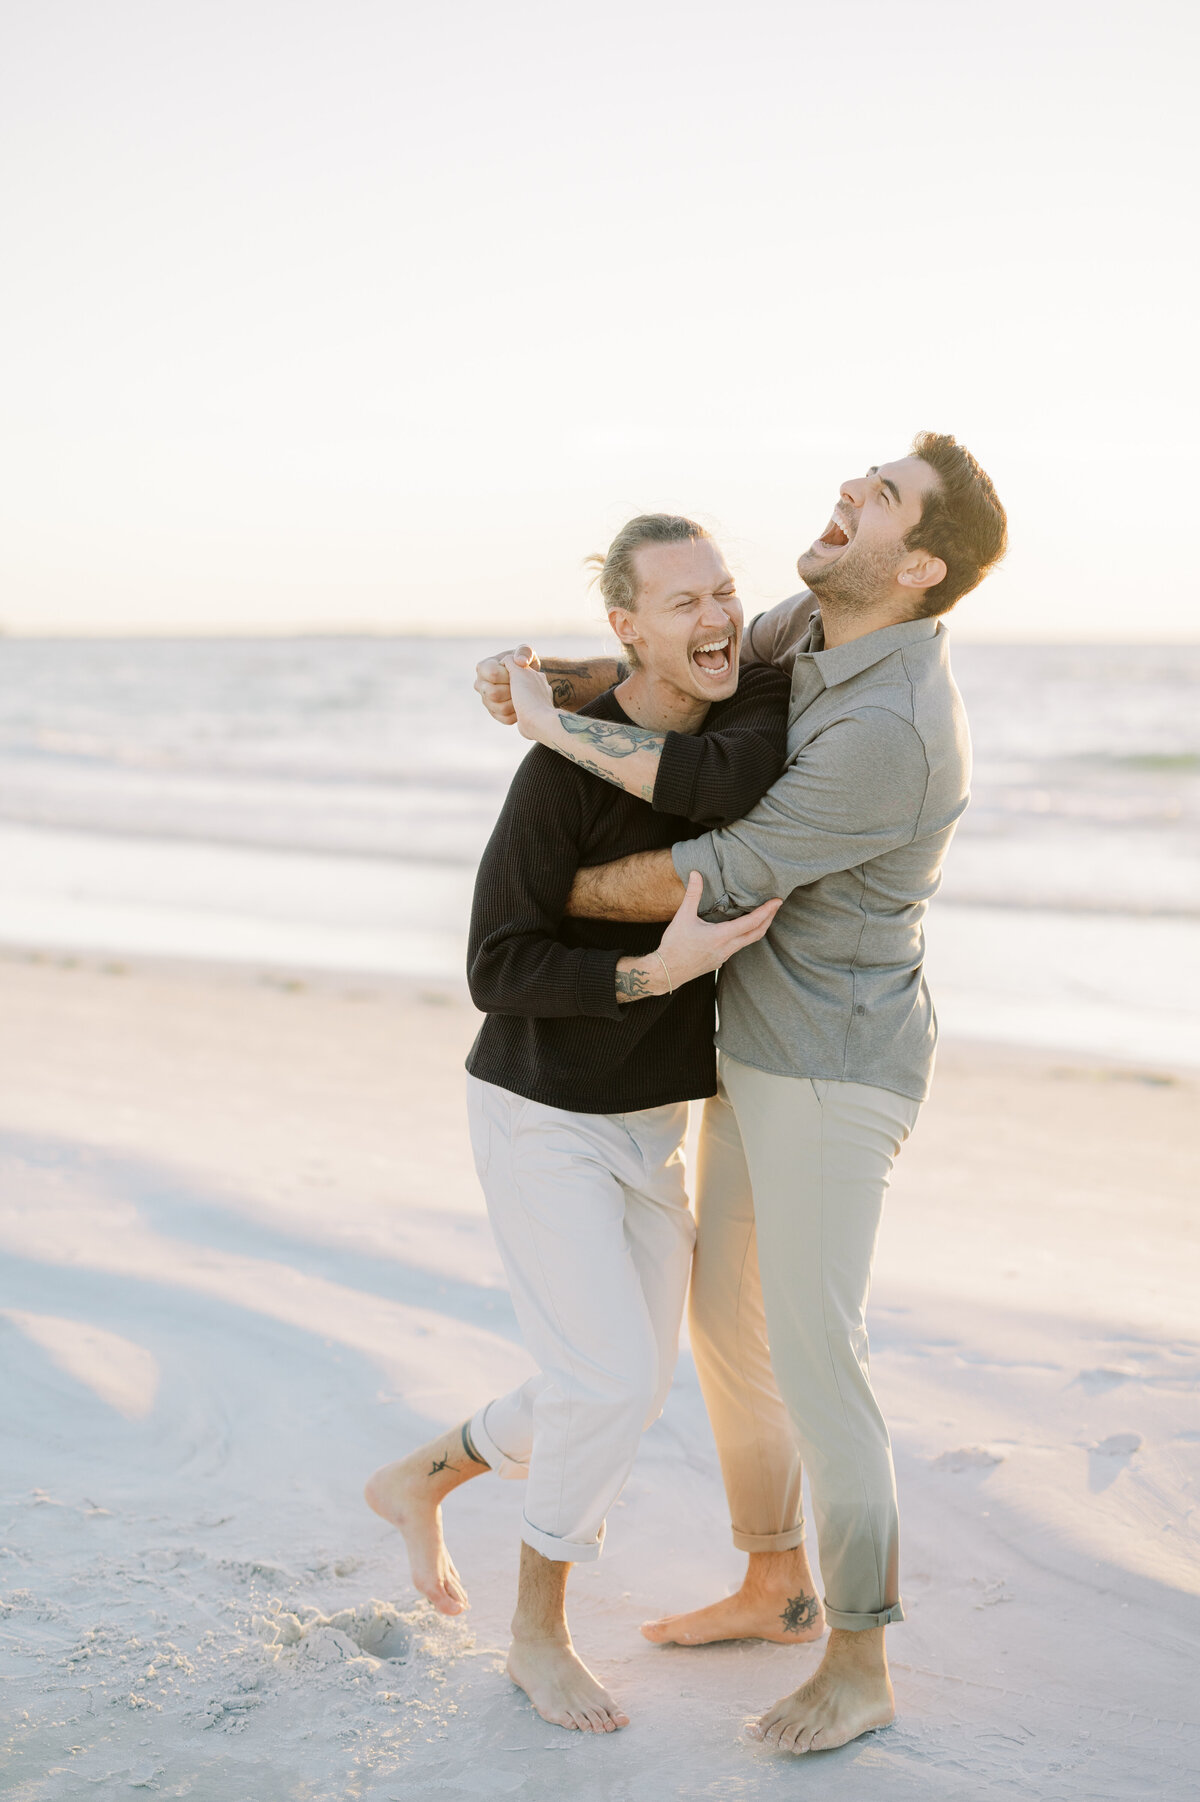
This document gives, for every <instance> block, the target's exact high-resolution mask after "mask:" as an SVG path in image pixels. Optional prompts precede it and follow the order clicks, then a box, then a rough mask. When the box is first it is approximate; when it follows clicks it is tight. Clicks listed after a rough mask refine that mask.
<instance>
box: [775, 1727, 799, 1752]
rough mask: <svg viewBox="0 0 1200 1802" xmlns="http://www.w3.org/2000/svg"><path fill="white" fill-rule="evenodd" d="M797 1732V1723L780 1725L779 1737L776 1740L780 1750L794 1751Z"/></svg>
mask: <svg viewBox="0 0 1200 1802" xmlns="http://www.w3.org/2000/svg"><path fill="white" fill-rule="evenodd" d="M799 1734H800V1727H799V1726H798V1725H793V1726H790V1727H781V1728H780V1729H779V1738H778V1742H777V1743H778V1745H779V1747H780V1750H781V1751H784V1752H794V1751H795V1750H796V1740H797V1738H798V1736H799Z"/></svg>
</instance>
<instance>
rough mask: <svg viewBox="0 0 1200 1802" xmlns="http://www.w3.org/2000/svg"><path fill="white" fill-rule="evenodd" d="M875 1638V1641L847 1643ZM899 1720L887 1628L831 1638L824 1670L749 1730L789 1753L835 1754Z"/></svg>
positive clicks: (824, 1660) (818, 1671)
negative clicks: (886, 1644) (890, 1673)
mask: <svg viewBox="0 0 1200 1802" xmlns="http://www.w3.org/2000/svg"><path fill="white" fill-rule="evenodd" d="M847 1641H871V1642H874V1643H873V1645H871V1644H866V1645H857V1646H855V1645H847V1644H846V1642H847ZM895 1718H896V1700H895V1697H894V1696H893V1694H892V1684H891V1679H890V1678H889V1676H888V1671H887V1660H886V1659H885V1658H884V1655H883V1628H882V1627H878V1628H871V1629H868V1630H867V1632H864V1633H847V1632H835V1633H833V1634H832V1635H831V1636H830V1641H829V1645H828V1647H827V1649H826V1652H825V1657H824V1658H823V1659H822V1661H821V1666H820V1669H819V1670H817V1671H816V1672H815V1673H814V1674H813V1676H811V1677H810V1678H809V1680H808V1682H807V1683H802V1684H801V1685H800V1688H799V1689H798V1690H796V1691H795V1692H794V1694H792V1695H790V1696H785V1697H784V1698H783V1701H782V1702H777V1703H776V1704H775V1706H774V1708H769V1709H768V1710H767V1712H766V1714H764V1715H761V1716H760V1717H759V1720H758V1722H757V1724H756V1725H755V1726H753V1727H750V1728H748V1729H747V1731H748V1732H749V1733H750V1735H751V1737H752V1738H754V1739H762V1740H766V1741H767V1742H768V1743H769V1744H771V1745H775V1746H778V1747H779V1749H780V1751H783V1752H831V1751H832V1750H833V1749H834V1747H835V1746H844V1745H846V1744H847V1743H848V1742H849V1741H850V1740H852V1739H857V1738H858V1736H859V1734H861V1733H871V1732H872V1731H873V1730H874V1729H875V1728H876V1727H886V1726H888V1725H889V1724H890V1723H891V1722H892V1721H893V1720H895Z"/></svg>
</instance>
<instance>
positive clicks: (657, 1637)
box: [642, 1621, 670, 1645]
mask: <svg viewBox="0 0 1200 1802" xmlns="http://www.w3.org/2000/svg"><path fill="white" fill-rule="evenodd" d="M669 1632H670V1628H669V1627H668V1626H667V1623H666V1621H643V1622H642V1634H643V1636H644V1637H645V1638H646V1639H650V1640H653V1641H654V1644H655V1645H661V1644H662V1642H663V1640H664V1639H666V1637H667V1635H668V1633H669Z"/></svg>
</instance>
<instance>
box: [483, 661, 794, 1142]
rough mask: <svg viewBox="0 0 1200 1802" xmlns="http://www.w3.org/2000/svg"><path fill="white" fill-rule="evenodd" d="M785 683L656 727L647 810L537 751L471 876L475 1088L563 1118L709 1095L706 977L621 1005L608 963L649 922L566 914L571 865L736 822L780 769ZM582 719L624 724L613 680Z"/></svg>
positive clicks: (758, 680)
mask: <svg viewBox="0 0 1200 1802" xmlns="http://www.w3.org/2000/svg"><path fill="white" fill-rule="evenodd" d="M790 686H791V685H790V682H789V679H788V677H787V676H786V675H785V674H784V673H783V672H782V671H781V670H777V669H775V668H773V667H772V666H771V665H769V664H752V665H751V666H750V667H749V668H748V669H746V670H744V671H743V672H742V676H741V679H740V681H739V683H738V687H737V692H736V693H735V694H734V695H732V696H731V697H730V699H729V700H727V701H717V702H714V704H713V706H712V707H710V708H709V710H708V714H707V717H706V718H705V721H704V724H703V725H702V726H701V728H700V730H699V732H697V733H695V734H694V735H692V734H686V733H679V732H669V733H668V734H667V740H666V744H665V746H664V747H663V752H662V757H661V759H660V761H659V770H658V777H657V780H656V782H655V785H654V800H653V804H652V805H650V806H647V804H646V802H645V801H640V800H636V799H635V798H634V796H632V795H629V794H626V793H625V791H624V789H620V788H616V787H614V786H613V784H612V783H610V782H605V781H603V780H602V779H601V778H600V777H598V776H592V775H589V774H588V772H587V771H586V770H583V769H581V768H580V767H579V765H578V764H575V763H572V762H571V761H570V760H569V759H568V758H566V757H560V756H559V755H558V753H557V752H555V751H548V750H547V749H546V748H545V746H544V745H534V746H533V747H532V749H531V750H530V752H529V754H528V756H527V757H526V758H525V760H524V762H523V763H522V764H521V766H520V768H519V769H518V770H517V773H516V775H515V776H514V777H513V781H512V786H511V788H510V789H509V791H508V798H507V800H506V801H505V803H504V806H503V808H502V809H501V812H500V818H499V819H498V820H497V822H496V828H495V831H494V832H493V833H492V836H491V838H490V839H489V840H488V845H487V849H486V850H485V852H484V854H483V858H482V861H481V862H480V865H479V874H478V876H477V877H476V881H475V899H474V904H473V906H472V910H471V935H470V942H469V947H468V953H467V979H468V981H469V983H470V988H471V996H472V999H473V1000H474V1002H475V1005H476V1007H478V1008H479V1009H480V1010H481V1011H482V1012H484V1013H485V1014H486V1015H487V1018H486V1019H485V1021H484V1023H483V1025H482V1027H481V1028H480V1030H479V1035H478V1037H477V1038H476V1040H475V1043H474V1045H473V1046H472V1047H471V1052H470V1055H469V1057H468V1058H467V1069H468V1070H469V1071H470V1072H471V1074H472V1075H473V1076H477V1077H479V1078H480V1079H481V1080H482V1081H484V1082H491V1083H496V1084H497V1085H498V1086H499V1087H500V1088H502V1089H508V1090H510V1091H512V1092H513V1093H514V1094H517V1095H524V1096H527V1097H528V1098H529V1099H530V1100H531V1101H540V1102H544V1103H546V1104H547V1105H548V1106H550V1107H561V1108H567V1109H569V1110H570V1111H571V1112H573V1113H586V1114H620V1113H631V1112H633V1111H635V1110H637V1109H640V1108H651V1107H664V1106H666V1105H667V1104H668V1103H669V1102H676V1101H691V1100H693V1099H696V1098H698V1097H699V1096H702V1095H712V1094H715V1092H716V1086H717V1069H716V1053H715V1052H714V1050H713V1027H714V1008H715V995H716V981H715V978H714V977H713V976H701V977H697V979H696V980H695V981H694V982H689V983H685V984H684V985H683V986H682V987H680V988H678V989H676V991H675V993H674V994H673V995H655V996H648V997H647V998H646V999H645V1000H643V1001H627V1002H624V1003H619V1002H618V1001H617V993H616V970H617V963H618V961H619V960H620V959H621V958H622V957H638V956H643V955H645V953H646V952H648V951H653V950H655V949H656V947H657V946H658V943H659V941H660V939H661V938H662V934H663V927H662V926H661V925H646V924H632V923H628V922H621V921H612V920H575V919H568V918H567V917H566V916H565V915H564V913H563V908H564V907H565V905H566V901H567V896H568V894H569V893H570V889H571V883H572V881H573V880H574V876H575V872H576V870H578V869H579V868H580V867H581V866H583V865H587V864H598V863H611V862H612V861H613V859H614V858H618V857H626V856H628V855H629V854H630V853H632V852H634V851H653V850H659V849H661V848H662V847H664V846H666V845H673V844H674V843H675V842H676V841H677V840H678V839H684V838H693V837H694V836H695V834H696V829H697V827H700V828H702V829H708V828H712V827H714V826H723V825H726V824H727V823H728V822H729V821H731V820H738V819H741V817H742V815H743V814H744V813H747V812H748V811H749V809H750V808H751V807H753V805H754V803H755V802H756V801H757V800H758V799H759V798H760V796H761V795H763V794H765V793H766V791H767V789H768V788H770V786H771V784H772V783H773V782H774V781H775V780H776V778H777V777H778V776H779V774H780V772H781V771H782V769H783V763H784V757H785V754H786V749H787V707H788V696H789V692H790ZM581 712H583V713H585V714H590V715H592V716H593V717H594V718H597V719H605V720H622V721H627V720H628V715H627V714H626V713H625V712H624V711H623V710H622V708H621V706H620V703H619V702H618V701H617V699H616V695H615V692H614V691H613V690H612V689H610V690H609V691H608V693H607V694H603V695H601V696H600V697H599V698H598V699H597V700H595V701H593V702H591V703H590V704H589V705H588V706H587V707H584V708H582V709H581Z"/></svg>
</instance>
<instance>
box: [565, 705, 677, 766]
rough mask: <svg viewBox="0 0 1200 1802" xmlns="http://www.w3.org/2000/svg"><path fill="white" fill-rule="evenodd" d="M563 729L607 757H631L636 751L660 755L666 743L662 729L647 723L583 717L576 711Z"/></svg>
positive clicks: (566, 721)
mask: <svg viewBox="0 0 1200 1802" xmlns="http://www.w3.org/2000/svg"><path fill="white" fill-rule="evenodd" d="M562 727H563V731H564V732H569V733H570V734H571V735H572V737H573V738H581V739H583V740H584V741H585V742H586V743H587V744H589V745H591V746H592V747H593V749H595V750H597V751H603V752H604V753H605V755H606V756H608V757H632V756H633V755H634V753H635V752H637V751H649V752H650V754H651V756H652V757H661V756H662V748H663V746H664V744H665V743H666V742H667V740H666V733H665V732H652V731H651V730H650V728H649V727H648V726H627V725H624V724H623V723H622V722H621V721H620V720H593V719H585V718H583V717H581V715H579V714H577V713H573V714H570V715H568V716H567V718H566V719H564V720H563V722H562Z"/></svg>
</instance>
